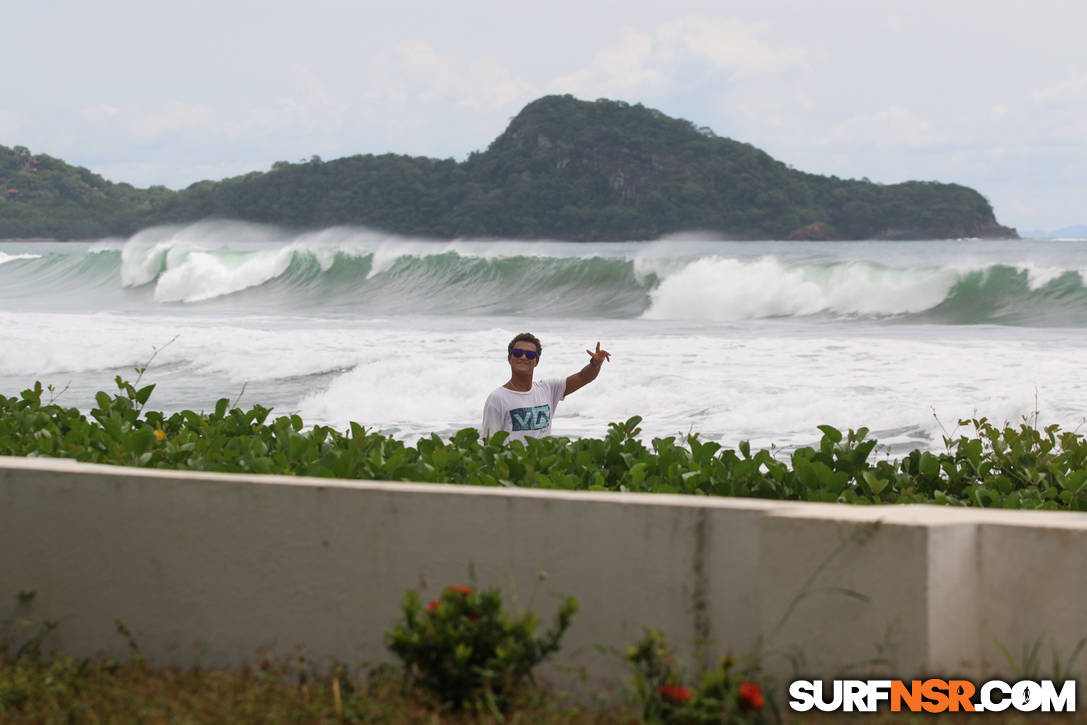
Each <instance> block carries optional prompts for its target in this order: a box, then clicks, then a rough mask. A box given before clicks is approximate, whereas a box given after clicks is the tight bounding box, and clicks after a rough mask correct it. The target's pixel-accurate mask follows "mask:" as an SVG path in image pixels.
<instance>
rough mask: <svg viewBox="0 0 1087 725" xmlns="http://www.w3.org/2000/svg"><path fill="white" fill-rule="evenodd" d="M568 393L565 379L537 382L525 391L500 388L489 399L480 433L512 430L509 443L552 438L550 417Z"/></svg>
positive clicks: (485, 405)
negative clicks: (564, 394)
mask: <svg viewBox="0 0 1087 725" xmlns="http://www.w3.org/2000/svg"><path fill="white" fill-rule="evenodd" d="M565 392H566V379H565V378H553V379H551V380H537V381H534V382H533V383H532V388H531V389H530V390H526V391H524V392H520V391H517V390H510V389H509V388H506V387H500V388H498V389H496V390H495V391H494V392H493V393H491V394H490V395H488V396H487V402H486V404H484V406H483V426H482V428H481V431H480V432H481V433H482V434H483V437H484V438H487V437H489V436H490V435H491V433H495V432H497V431H500V430H505V431H509V432H510V435H509V438H507V439H506V440H507V441H515V440H518V441H523V440H524V439H525V438H528V437H532V438H543V437H544V436H549V435H551V417H552V416H553V415H554V414H555V408H557V407H558V405H559V401H560V400H562V398H563V393H565Z"/></svg>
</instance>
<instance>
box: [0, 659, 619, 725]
mask: <svg viewBox="0 0 1087 725" xmlns="http://www.w3.org/2000/svg"><path fill="white" fill-rule="evenodd" d="M633 718H634V716H633V709H632V708H631V707H627V706H625V705H618V706H614V707H611V708H608V709H602V708H595V709H594V708H586V707H583V706H579V705H577V704H574V703H571V702H569V701H567V700H565V699H564V698H562V697H560V696H557V695H555V694H554V693H547V692H546V691H545V692H542V693H538V694H536V695H534V696H531V697H529V698H528V699H524V700H522V701H520V702H518V704H517V706H516V707H515V709H514V710H513V711H512V713H511V714H510V715H509V716H508V717H507V718H506V719H505V722H523V723H528V722H532V723H583V724H585V725H595V724H598V723H600V724H602V723H614V722H631V721H632V719H633ZM485 722H500V720H498V719H497V718H496V717H495V716H494V715H493V714H491V713H461V714H457V715H456V716H452V715H449V714H447V713H441V712H439V711H438V710H436V709H435V708H434V707H433V706H432V705H431V703H429V702H427V701H426V700H425V699H423V698H422V697H420V696H418V695H414V694H411V693H405V692H403V691H402V690H401V686H400V681H399V678H397V677H395V676H393V675H391V674H381V673H369V674H356V675H348V674H347V673H345V672H340V673H337V674H335V675H329V676H325V677H320V678H305V677H304V678H300V677H299V676H298V675H297V673H295V672H292V671H291V668H290V667H288V666H286V665H284V664H282V663H273V662H265V663H263V664H261V665H259V666H255V667H244V668H241V669H238V670H183V669H180V668H176V667H171V668H151V667H148V666H146V665H144V664H142V663H136V662H133V663H126V664H118V663H115V662H109V661H105V662H93V661H90V662H87V661H84V662H78V661H76V660H73V659H72V658H69V657H58V658H56V659H54V660H52V661H51V662H43V661H39V660H36V659H34V658H22V659H20V660H17V661H13V660H10V659H6V660H0V723H3V724H4V725H8V724H9V723H11V724H14V723H42V724H52V723H58V724H59V723H232V724H233V723H238V724H246V723H254V724H256V723H261V724H263V723H298V724H310V723H426V724H428V725H429V724H431V723H450V724H459V723H485Z"/></svg>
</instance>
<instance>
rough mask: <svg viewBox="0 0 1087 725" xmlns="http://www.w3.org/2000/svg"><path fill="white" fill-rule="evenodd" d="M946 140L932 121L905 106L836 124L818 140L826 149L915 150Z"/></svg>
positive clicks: (853, 117)
mask: <svg viewBox="0 0 1087 725" xmlns="http://www.w3.org/2000/svg"><path fill="white" fill-rule="evenodd" d="M946 140H947V139H946V137H945V135H944V134H943V133H942V132H939V131H937V130H936V129H935V128H934V126H933V124H932V122H930V121H929V120H928V119H926V118H923V117H921V116H919V115H918V114H916V113H914V112H913V111H911V110H910V109H907V108H903V107H902V106H890V107H888V108H882V109H880V110H878V111H875V112H873V113H866V114H859V115H856V116H852V117H850V118H847V119H846V120H845V121H843V122H841V123H838V124H836V125H835V126H834V127H833V128H831V129H830V131H829V133H827V134H826V135H825V136H823V137H822V138H821V139H819V143H820V144H822V145H825V146H833V145H838V144H843V145H850V146H854V147H856V146H876V147H881V148H886V147H895V146H897V147H913V148H922V147H927V146H933V145H936V144H940V143H944V142H945V141H946Z"/></svg>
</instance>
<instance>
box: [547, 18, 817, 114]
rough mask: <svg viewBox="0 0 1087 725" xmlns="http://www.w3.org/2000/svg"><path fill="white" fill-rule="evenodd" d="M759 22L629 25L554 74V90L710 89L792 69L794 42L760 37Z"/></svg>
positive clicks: (635, 95) (631, 94) (627, 93)
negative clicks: (642, 28) (585, 59)
mask: <svg viewBox="0 0 1087 725" xmlns="http://www.w3.org/2000/svg"><path fill="white" fill-rule="evenodd" d="M767 33H768V28H767V26H766V25H765V24H761V23H760V24H747V23H742V22H739V21H736V20H708V19H703V18H684V19H681V20H675V21H671V22H667V23H664V24H662V25H661V26H660V27H658V28H657V29H656V30H655V31H654V32H652V33H646V32H638V31H636V30H633V29H631V28H627V29H625V30H624V31H623V34H622V38H621V39H620V40H619V42H617V43H614V44H612V45H610V46H608V47H606V48H603V49H601V50H599V51H597V53H596V54H595V56H594V57H593V60H592V62H591V63H590V64H589V65H588V66H587V67H584V68H580V69H578V70H575V71H574V72H572V73H568V74H565V75H562V76H559V77H557V78H554V79H553V80H552V81H551V83H550V84H549V86H550V87H551V88H552V89H554V90H555V91H556V92H563V93H573V94H575V95H579V96H582V97H585V98H595V97H600V96H607V97H612V98H631V99H642V98H645V97H655V96H660V95H662V94H670V93H675V92H677V91H683V90H688V91H690V90H695V89H698V88H699V87H701V88H702V90H704V91H705V92H706V93H715V92H719V91H720V90H721V87H722V86H723V85H724V84H725V83H726V82H727V81H730V80H732V81H745V80H752V79H756V78H760V77H763V76H767V75H774V74H778V73H782V72H784V71H788V70H791V69H794V68H797V67H798V66H799V65H800V64H801V63H802V61H803V60H804V58H805V56H806V53H805V51H804V50H803V49H801V48H799V47H792V46H785V45H777V44H773V43H770V42H767V41H765V40H763V39H762V36H764V35H766V34H767Z"/></svg>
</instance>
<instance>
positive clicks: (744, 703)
mask: <svg viewBox="0 0 1087 725" xmlns="http://www.w3.org/2000/svg"><path fill="white" fill-rule="evenodd" d="M765 704H766V702H765V700H763V699H762V691H761V690H759V686H758V685H756V684H755V683H754V682H744V683H741V684H740V707H741V708H743V709H744V710H761V709H762V706H763V705H765Z"/></svg>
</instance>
